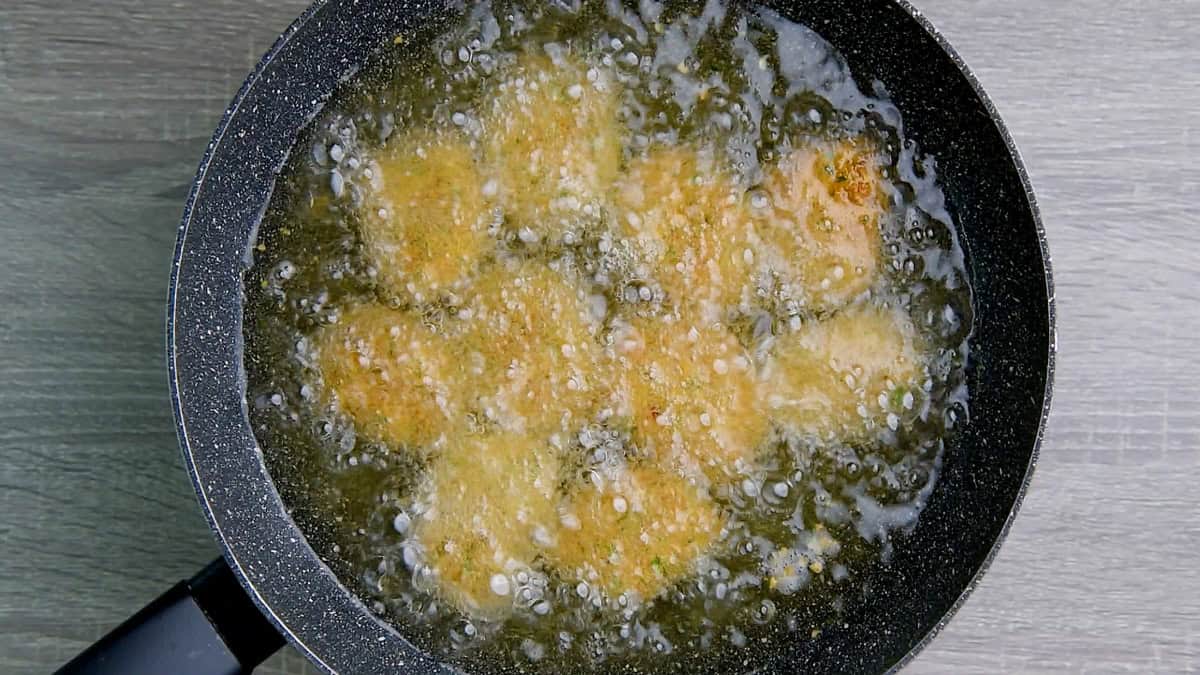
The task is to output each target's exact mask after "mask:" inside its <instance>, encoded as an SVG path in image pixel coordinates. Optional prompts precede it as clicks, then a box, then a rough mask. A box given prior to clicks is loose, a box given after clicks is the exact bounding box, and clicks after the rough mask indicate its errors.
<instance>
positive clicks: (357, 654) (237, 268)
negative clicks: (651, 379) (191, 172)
mask: <svg viewBox="0 0 1200 675" xmlns="http://www.w3.org/2000/svg"><path fill="white" fill-rule="evenodd" d="M763 4H765V5H767V6H769V7H770V8H771V9H774V10H775V11H777V12H779V13H780V14H782V15H783V16H786V17H788V18H791V19H793V20H796V21H798V22H801V23H803V24H805V25H808V26H810V27H812V28H813V29H814V30H816V31H817V32H818V33H820V34H821V35H822V36H823V37H824V38H825V39H826V40H828V41H829V42H830V43H832V45H833V46H834V47H835V48H836V49H837V50H838V51H840V52H841V54H842V55H843V56H844V57H845V59H846V60H847V61H848V62H849V65H850V68H851V70H852V72H853V73H854V76H855V78H856V79H857V80H858V81H859V83H860V86H862V84H863V83H870V82H872V81H875V80H879V81H881V82H882V83H884V85H885V86H886V87H887V89H888V91H889V93H890V96H891V98H892V100H893V102H894V103H895V104H896V106H897V107H898V108H899V109H900V111H901V112H902V114H903V116H904V120H905V124H906V130H907V134H908V136H909V137H910V138H912V139H914V140H915V141H917V143H918V144H919V146H920V147H921V148H922V149H923V150H924V151H925V152H927V153H929V154H931V155H932V156H934V157H936V158H937V161H938V171H939V175H940V183H941V187H942V189H943V191H944V192H945V195H946V200H947V206H948V208H949V211H950V212H951V214H952V215H953V216H954V218H955V221H956V223H957V228H958V235H959V238H960V240H961V241H962V243H963V245H964V248H965V249H966V251H967V257H968V269H969V274H970V279H971V285H972V288H973V293H974V303H975V307H974V327H973V332H972V336H971V338H970V353H971V354H972V358H971V360H970V362H969V364H968V368H967V370H968V372H967V377H968V386H969V390H970V395H971V407H972V415H971V420H970V422H969V424H967V425H966V426H965V427H964V428H963V429H962V430H960V431H959V432H958V433H957V434H956V435H955V436H954V437H953V440H952V442H951V444H950V446H949V447H948V448H947V451H946V453H945V459H944V465H943V469H942V474H941V477H940V479H939V480H938V482H937V485H936V488H935V489H934V491H933V493H932V496H931V497H930V498H929V500H928V505H927V508H926V510H925V511H924V513H923V515H922V517H921V519H920V521H919V522H918V524H917V526H916V527H915V529H914V530H913V531H912V532H911V533H910V534H908V535H906V536H904V537H901V538H900V539H899V540H898V541H896V543H895V552H894V555H893V556H892V558H891V559H890V561H889V562H887V563H882V562H881V563H879V564H878V565H876V566H875V567H874V568H872V569H871V570H870V571H869V572H868V573H867V574H866V577H865V579H864V580H863V583H862V587H863V589H867V590H864V591H863V592H862V593H860V594H858V595H851V596H847V597H846V599H845V608H844V613H843V615H842V618H843V620H842V621H841V622H840V624H837V625H834V626H832V627H830V628H829V629H827V630H824V631H823V632H821V633H820V634H819V635H818V636H816V637H812V638H811V639H808V638H807V637H806V638H805V639H797V638H796V637H795V636H793V637H792V639H789V640H786V641H780V642H778V643H776V644H771V645H769V646H768V647H767V648H765V649H762V650H760V651H758V652H756V653H755V657H754V659H753V660H752V661H751V662H750V665H749V666H747V665H745V661H744V659H743V658H742V656H741V655H738V654H734V653H733V652H732V651H729V650H716V651H715V652H714V654H713V657H712V662H711V664H712V669H713V670H714V671H718V672H739V671H746V670H747V669H749V670H753V671H754V672H762V673H767V672H798V671H809V672H814V673H820V672H884V671H891V670H896V669H898V668H900V667H902V666H903V665H904V664H905V663H906V662H908V661H909V660H910V659H912V658H913V656H914V655H915V654H916V653H917V652H918V651H919V650H920V649H921V648H922V647H923V646H924V645H925V644H927V643H928V642H929V640H930V639H932V637H933V636H934V635H935V634H936V633H937V632H938V630H939V629H940V628H941V627H942V626H944V625H945V623H946V621H948V620H949V618H950V617H951V615H953V613H954V611H955V610H956V609H957V608H958V607H959V606H960V605H961V604H962V602H963V600H964V599H965V597H966V596H967V594H968V593H969V592H970V590H971V589H972V588H973V587H974V585H975V584H976V583H977V582H978V580H979V577H980V575H981V574H982V573H983V571H984V570H985V569H986V567H987V566H988V563H989V562H990V561H991V559H992V557H993V556H994V555H995V553H996V550H997V547H998V546H999V543H1000V541H1001V540H1002V539H1003V537H1004V535H1005V533H1006V532H1007V530H1008V528H1009V525H1010V524H1011V522H1012V519H1013V517H1014V515H1015V513H1016V510H1017V507H1018V506H1019V504H1020V501H1021V497H1022V494H1023V493H1024V490H1025V488H1026V485H1027V483H1028V481H1029V478H1030V474H1031V472H1032V470H1033V467H1034V464H1035V461H1036V457H1037V450H1038V445H1039V442H1040V439H1041V434H1042V429H1043V425H1044V422H1045V418H1046V415H1047V412H1048V409H1049V403H1050V389H1051V381H1052V376H1053V369H1054V352H1055V342H1054V340H1055V334H1054V297H1053V285H1052V281H1051V275H1050V261H1049V258H1048V255H1047V252H1046V244H1045V238H1044V232H1043V229H1042V226H1041V222H1040V220H1039V216H1038V210H1037V206H1036V202H1035V200H1034V196H1033V192H1032V190H1031V187H1030V183H1029V180H1028V177H1027V175H1026V172H1025V169H1024V167H1023V166H1022V164H1021V160H1020V158H1019V156H1018V154H1017V151H1016V148H1015V147H1014V146H1013V143H1012V139H1011V138H1010V137H1009V135H1008V133H1007V131H1006V130H1005V128H1004V125H1003V123H1002V122H1001V121H1000V118H999V116H998V115H997V113H996V110H995V108H994V107H993V105H992V104H991V102H990V101H989V100H988V98H987V96H986V95H985V94H984V93H983V90H982V89H981V88H980V86H979V84H978V82H977V81H976V80H975V78H974V77H973V76H972V75H971V73H970V72H969V71H968V70H967V68H966V66H965V65H964V64H963V62H962V60H961V59H959V57H958V56H957V55H956V54H955V52H954V51H953V49H951V47H950V46H949V45H948V44H947V43H946V41H945V39H943V38H942V37H941V36H940V35H939V34H938V33H937V31H936V30H935V29H934V28H933V26H931V25H930V24H929V22H928V21H927V20H926V19H924V18H923V17H922V16H921V14H920V13H919V12H918V11H917V10H916V9H915V8H913V7H912V6H911V5H909V4H907V3H906V2H904V1H903V0H796V1H793V2H785V1H778V2H766V3H763ZM453 5H454V3H453V2H451V1H450V0H445V1H444V2H442V1H438V0H405V1H397V0H322V1H319V2H317V3H316V4H314V5H313V6H312V7H311V8H310V9H309V10H308V11H307V12H305V13H304V15H303V16H301V17H300V18H299V19H298V20H297V21H296V22H295V23H294V24H293V25H292V26H291V27H290V28H289V29H288V30H287V32H285V33H284V34H283V36H282V37H280V39H279V40H278V42H276V43H275V45H274V46H273V47H272V48H271V50H270V51H269V52H268V53H267V55H266V56H265V57H264V58H263V60H262V61H261V62H260V63H259V65H258V67H257V69H256V70H255V71H254V73H253V74H252V75H251V76H250V78H249V79H248V80H247V81H246V83H245V85H244V86H243V87H242V89H241V91H240V92H239V93H238V95H237V97H236V98H235V99H234V101H233V103H232V105H231V106H230V107H229V110H228V111H227V112H226V113H225V116H224V119H223V120H222V121H221V125H220V127H218V129H217V131H216V134H215V135H214V137H213V140H212V142H211V144H210V145H209V147H208V150H207V152H206V153H205V156H204V159H203V162H202V163H201V165H200V169H199V171H198V173H197V175H196V180H195V184H194V185H193V188H192V192H191V196H190V197H189V198H188V202H187V207H186V210H185V212H184V216H183V221H182V223H181V225H180V229H179V239H178V244H177V246H176V249H175V260H174V268H173V269H172V272H171V283H170V300H169V305H168V315H167V335H168V354H167V358H168V365H169V370H170V384H171V392H172V400H173V403H174V408H175V418H176V422H177V425H178V434H179V442H180V446H181V447H182V450H183V453H184V457H185V458H186V464H187V467H188V470H189V471H190V473H191V476H192V480H193V483H194V485H195V488H196V493H197V495H198V497H199V501H200V505H201V508H202V509H203V511H204V513H205V515H206V517H207V518H208V521H209V524H210V525H211V526H212V529H213V531H214V533H215V534H216V537H217V539H218V540H219V541H220V543H221V546H222V548H223V550H224V557H223V559H219V560H217V561H215V562H214V563H212V564H211V565H210V566H209V567H208V568H206V569H205V570H204V571H203V572H202V573H201V574H199V575H197V576H196V577H195V578H193V579H192V580H190V581H187V582H182V583H181V584H179V585H178V586H176V587H175V588H173V589H172V590H171V591H169V592H168V593H166V594H165V595H163V596H162V597H160V598H159V599H158V600H156V601H155V602H154V603H152V604H151V605H150V606H148V607H147V608H146V609H144V610H143V611H142V612H140V613H139V614H137V615H136V616H135V617H133V618H132V619H130V620H129V621H127V622H126V623H124V624H122V625H121V626H120V627H119V628H117V629H116V630H115V631H114V632H113V633H111V634H110V635H109V636H107V637H106V638H104V639H103V640H102V641H101V642H100V643H98V644H97V645H95V646H93V647H91V648H89V649H88V650H87V651H85V652H84V653H83V654H81V655H80V656H79V657H77V658H76V659H75V660H74V661H72V662H71V663H69V664H68V665H67V666H65V667H64V668H63V670H62V671H61V672H63V673H197V674H199V673H236V672H244V671H246V670H250V669H252V668H253V667H254V666H255V665H257V664H258V663H259V662H261V660H263V659H265V658H266V657H267V656H269V655H270V654H271V653H272V652H273V651H275V650H276V649H278V648H279V646H281V645H282V644H283V641H284V638H286V639H287V641H290V642H291V643H292V644H293V645H295V646H296V647H297V648H299V649H300V650H301V651H302V652H303V653H304V654H305V655H307V656H308V658H309V659H311V660H312V662H313V663H315V664H316V665H317V666H319V667H320V668H322V669H324V670H327V671H331V672H347V673H348V672H355V673H358V672H362V673H379V672H412V673H426V672H443V671H445V670H448V669H449V667H448V666H446V665H445V664H443V663H440V662H439V661H438V660H436V659H434V658H433V657H431V656H428V655H426V654H424V653H422V652H421V651H419V650H418V649H416V648H415V647H413V646H412V645H411V644H410V643H409V642H408V641H406V640H405V638H404V637H403V636H402V635H400V634H399V633H397V632H396V631H395V630H394V629H392V628H391V627H390V626H388V625H387V624H385V623H384V622H382V621H380V620H379V619H377V618H376V617H374V616H373V615H372V613H371V612H370V611H369V610H368V609H367V608H366V607H365V606H364V605H363V604H362V603H361V602H359V601H358V600H357V599H356V598H355V597H354V596H353V595H351V593H350V592H348V591H347V590H346V589H345V588H344V587H343V586H342V585H341V584H340V583H339V582H338V580H337V578H336V577H335V576H334V575H333V574H332V573H331V572H330V571H329V569H328V568H327V567H326V565H325V564H324V563H322V561H321V560H320V559H319V558H318V556H317V555H316V554H315V553H314V551H313V550H312V549H311V548H310V547H309V545H308V543H307V542H306V540H305V538H304V535H303V534H302V533H301V531H300V530H299V529H298V528H297V526H296V524H295V523H294V522H293V521H292V519H291V518H290V517H289V516H288V514H287V512H286V510H285V508H284V506H283V503H282V502H281V500H280V496H279V494H278V493H277V492H276V489H275V487H274V485H273V483H272V481H271V478H270V476H269V475H268V474H267V471H266V469H265V467H264V463H263V457H262V453H261V450H260V449H259V448H258V445H257V443H256V441H255V438H254V434H253V433H252V431H251V428H250V425H249V422H248V417H247V409H246V402H245V397H244V388H245V385H244V373H243V369H242V337H241V336H242V302H243V297H242V276H243V273H244V271H245V269H246V260H247V252H248V251H249V249H250V247H251V246H252V245H253V244H254V240H255V235H256V229H257V226H258V223H259V221H260V218H261V215H262V213H263V211H264V208H265V206H266V204H267V202H268V200H269V197H270V195H271V192H272V189H273V185H274V181H275V177H276V175H277V172H278V171H279V170H280V169H281V167H282V165H283V164H284V161H285V159H286V158H287V156H288V153H289V151H290V149H291V147H292V145H293V143H294V141H295V139H296V138H297V136H298V134H299V133H300V132H301V131H302V129H303V128H304V127H305V125H306V124H307V123H308V122H309V121H310V120H311V119H313V117H314V116H315V115H316V113H317V112H318V111H319V110H320V108H321V106H322V105H323V102H324V101H325V100H326V99H327V98H328V97H329V96H330V94H331V93H332V92H333V91H334V90H335V88H336V87H337V86H338V84H339V81H341V80H342V79H344V78H345V77H346V76H347V75H349V74H351V73H353V72H354V71H356V70H357V69H358V68H359V67H360V66H361V65H362V64H364V62H366V60H367V59H368V57H369V56H370V55H371V54H372V53H373V52H374V51H376V50H377V49H378V48H380V47H381V46H382V45H383V44H385V43H386V42H388V41H390V39H391V36H394V35H396V34H398V33H400V32H402V31H412V30H414V29H416V28H419V27H428V26H429V25H430V24H429V22H431V21H438V20H441V19H443V18H445V17H447V16H449V15H451V14H453V13H454V10H453V7H452V6H453ZM666 669H667V670H676V669H678V668H672V667H670V665H669V663H668V666H667V668H666Z"/></svg>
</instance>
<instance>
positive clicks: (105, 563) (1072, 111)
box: [0, 0, 1200, 673]
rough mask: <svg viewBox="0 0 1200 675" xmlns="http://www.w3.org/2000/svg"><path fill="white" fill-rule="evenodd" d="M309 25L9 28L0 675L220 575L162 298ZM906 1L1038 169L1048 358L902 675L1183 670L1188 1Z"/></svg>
mask: <svg viewBox="0 0 1200 675" xmlns="http://www.w3.org/2000/svg"><path fill="white" fill-rule="evenodd" d="M304 4H305V3H304V1H303V0H255V1H253V2H250V1H247V0H208V1H206V2H203V3H182V2H175V1H173V0H101V1H97V2H90V3H83V2H75V1H74V0H54V1H52V2H51V1H45V0H43V1H41V2H37V3H33V2H4V3H0V242H2V243H0V672H3V673H26V672H28V673H36V672H46V671H48V670H50V669H52V668H53V667H54V666H56V665H58V664H60V663H61V662H62V661H63V660H65V659H66V658H69V657H70V656H71V655H73V654H74V653H75V652H76V651H78V650H79V649H80V648H82V647H83V646H84V645H85V644H86V643H87V642H88V641H90V640H92V639H94V638H95V637H97V636H98V635H100V634H102V633H103V632H104V631H105V630H107V629H108V628H109V627H111V626H112V625H114V624H115V623H117V622H118V621H119V620H121V619H123V618H124V617H125V616H127V615H128V614H129V613H130V612H131V611H133V610H135V609H136V608H138V607H140V606H141V605H142V604H144V603H145V602H146V601H147V600H149V599H150V598H152V597H153V596H154V595H156V594H157V593H158V592H159V591H160V590H161V589H163V588H165V587H166V585H167V584H169V583H171V582H173V581H175V580H177V579H179V578H183V577H185V576H188V575H190V574H191V573H192V572H193V571H195V569H196V568H197V567H198V566H199V565H201V564H203V563H204V562H206V561H207V560H209V559H210V558H211V557H212V556H213V555H215V554H216V546H215V544H214V543H213V542H212V540H211V538H210V536H209V534H208V530H207V527H206V526H205V524H204V521H203V519H202V517H201V516H200V513H199V511H198V509H197V507H196V505H195V501H194V498H193V495H192V490H191V486H190V485H189V483H188V480H187V477H186V474H185V473H184V471H183V469H182V467H181V465H180V460H179V453H178V451H177V449H176V446H175V438H174V431H173V425H172V421H171V413H170V405H169V401H168V396H167V389H166V369H165V365H164V359H163V344H164V337H163V307H164V300H165V283H166V277H167V272H168V268H169V263H170V257H171V250H172V245H173V241H174V236H175V225H176V221H177V219H178V217H179V214H180V210H181V208H182V203H183V199H184V197H185V195H186V190H187V185H188V183H189V181H190V180H191V176H192V173H193V172H194V170H195V165H196V163H197V162H198V160H199V158H200V155H201V153H202V151H203V148H204V145H205V143H206V142H207V139H208V136H209V134H210V133H211V130H212V129H213V127H215V125H216V123H217V121H218V119H219V117H220V114H221V111H222V110H223V108H224V106H225V104H226V103H227V101H228V100H229V98H230V97H231V96H232V95H233V93H234V92H235V91H236V89H237V87H238V86H239V84H240V82H241V80H242V78H243V77H244V75H245V73H246V72H247V71H248V70H249V69H250V68H251V66H252V65H253V63H254V62H255V61H257V59H258V57H259V55H260V54H261V53H262V52H263V51H265V50H266V49H267V47H268V46H269V45H270V44H271V42H272V40H273V39H274V37H275V35H277V34H278V33H279V32H280V31H281V30H282V29H283V28H284V27H285V26H286V25H287V24H288V22H290V21H291V19H292V18H293V17H295V16H296V15H297V14H299V12H300V11H301V10H302V9H303V6H304ZM919 4H920V5H921V7H922V8H923V9H924V10H925V11H926V12H927V13H928V15H929V16H930V17H931V18H932V19H933V21H934V22H935V23H936V24H937V25H938V26H939V27H940V28H941V29H942V30H943V31H944V33H945V34H946V36H947V37H948V38H949V39H950V40H951V41H952V42H953V43H954V45H955V46H956V47H957V48H958V50H959V51H960V52H961V53H962V55H963V56H964V58H965V59H966V60H967V62H968V63H970V64H971V65H972V66H973V67H974V68H975V69H976V72H977V74H978V76H979V78H980V80H981V81H982V82H983V84H984V86H985V87H987V89H988V91H989V92H990V93H991V95H992V96H993V98H994V99H995V100H996V103H997V105H998V107H999V108H1000V110H1001V112H1002V113H1003V114H1004V116H1005V118H1006V120H1007V121H1008V123H1009V125H1010V127H1011V130H1012V132H1013V135H1014V136H1015V138H1016V140H1017V142H1018V144H1019V145H1020V147H1021V149H1022V151H1023V153H1024V155H1025V158H1026V160H1027V162H1028V164H1029V168H1030V171H1031V173H1032V175H1033V179H1034V182H1035V184H1036V187H1037V189H1038V195H1039V197H1040V200H1041V204H1042V208H1043V211H1044V216H1045V220H1046V225H1047V229H1048V231H1049V237H1050V244H1051V249H1052V253H1053V255H1054V263H1055V271H1056V276H1057V284H1058V300H1059V316H1060V325H1059V342H1060V350H1061V356H1060V361H1059V372H1058V378H1057V387H1056V397H1055V406H1054V412H1053V414H1052V417H1051V421H1050V425H1049V429H1048V433H1047V438H1046V443H1045V446H1044V448H1043V452H1042V461H1041V464H1040V466H1039V468H1038V472H1037V475H1036V477H1035V480H1034V483H1033V487H1032V490H1031V492H1030V494H1029V496H1028V498H1027V500H1026V502H1025V507H1024V510H1023V512H1022V514H1021V516H1020V517H1019V518H1018V519H1017V522H1016V525H1015V526H1014V528H1013V530H1012V533H1011V535H1010V536H1009V539H1008V541H1007V543H1006V544H1005V545H1004V548H1003V550H1002V552H1001V554H1000V556H999V557H998V558H997V560H996V562H995V564H994V566H993V567H992V569H991V571H990V572H989V573H988V574H987V576H986V577H985V579H984V580H983V583H982V584H981V586H980V587H979V589H978V590H977V591H976V592H975V594H974V595H973V596H972V598H971V599H970V600H969V601H968V602H967V604H966V606H965V607H964V608H963V610H962V611H961V612H960V613H959V615H958V616H957V617H956V618H955V619H954V620H953V621H952V622H951V624H950V625H949V627H948V628H947V629H946V631H945V632H944V633H943V634H942V635H941V636H940V637H939V638H937V640H935V641H934V643H933V644H932V645H931V646H930V648H929V649H927V650H926V651H925V652H924V653H923V654H922V655H921V656H920V657H919V658H918V659H917V660H916V662H915V663H914V664H913V665H912V666H911V667H910V672H918V673H996V672H1089V673H1092V672H1131V673H1149V672H1164V673H1176V672H1194V671H1196V670H1197V669H1200V572H1198V571H1197V569H1198V566H1197V564H1196V561H1195V556H1196V551H1197V550H1198V549H1200V519H1198V518H1197V517H1196V516H1197V511H1198V507H1200V499H1198V498H1197V490H1196V487H1195V486H1196V485H1197V483H1196V480H1195V478H1194V473H1195V472H1196V471H1197V469H1200V343H1198V342H1197V340H1196V339H1195V336H1197V335H1198V334H1200V227H1198V225H1200V223H1197V215H1196V214H1197V207H1198V204H1197V200H1198V198H1200V162H1198V161H1197V158H1198V157H1200V125H1198V124H1197V123H1196V122H1195V121H1194V120H1195V119H1196V117H1195V111H1196V110H1200V68H1198V67H1197V66H1196V64H1197V63H1200V40H1197V39H1196V37H1197V34H1196V29H1195V26H1197V25H1200V2H1197V1H1196V0H1157V1H1156V2H1154V3H1143V4H1141V5H1137V6H1135V4H1133V3H1111V2H1105V1H1103V0H1070V1H1064V2H1060V3H1048V2H1037V1H1035V0H1008V1H1007V2H996V1H994V0H992V1H986V2H985V1H983V0H921V1H920V2H919ZM263 672H268V673H273V672H274V673H299V672H311V671H310V670H309V669H308V668H307V666H306V665H305V664H304V663H303V660H302V659H301V658H300V657H298V656H297V655H295V654H294V653H291V652H289V653H285V654H283V655H281V656H280V657H278V658H276V659H275V660H273V661H272V662H271V664H269V665H268V667H267V668H264V669H263Z"/></svg>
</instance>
